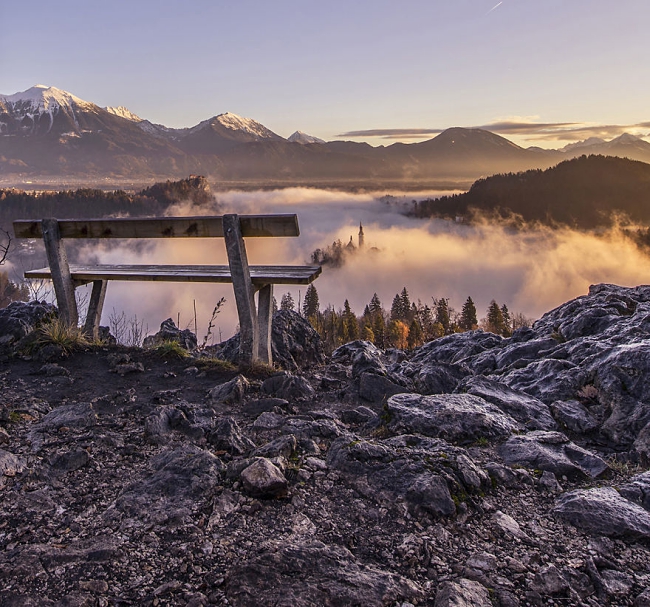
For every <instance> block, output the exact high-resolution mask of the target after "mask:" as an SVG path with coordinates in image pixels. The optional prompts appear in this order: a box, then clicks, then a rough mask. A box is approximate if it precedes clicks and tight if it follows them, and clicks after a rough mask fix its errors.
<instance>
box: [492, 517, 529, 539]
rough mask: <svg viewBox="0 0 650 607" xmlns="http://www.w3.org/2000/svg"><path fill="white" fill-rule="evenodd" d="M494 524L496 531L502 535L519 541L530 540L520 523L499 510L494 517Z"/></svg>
mask: <svg viewBox="0 0 650 607" xmlns="http://www.w3.org/2000/svg"><path fill="white" fill-rule="evenodd" d="M492 522H493V524H494V526H495V528H496V530H497V531H498V532H499V533H500V534H501V535H506V536H509V535H511V536H512V537H516V538H518V539H520V540H521V539H528V536H527V535H526V533H525V532H524V531H523V530H522V528H521V526H520V525H519V523H518V522H517V521H516V520H515V519H514V518H512V517H511V516H510V515H509V514H506V513H505V512H501V510H497V511H496V512H495V513H494V515H493V516H492Z"/></svg>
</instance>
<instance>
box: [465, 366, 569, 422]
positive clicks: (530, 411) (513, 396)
mask: <svg viewBox="0 0 650 607" xmlns="http://www.w3.org/2000/svg"><path fill="white" fill-rule="evenodd" d="M457 391H458V392H464V393H467V394H473V395H474V396H480V397H481V398H482V399H484V400H486V401H487V402H489V403H492V404H493V405H496V406H497V407H499V409H501V411H503V412H504V413H506V414H508V415H509V416H510V417H512V418H513V419H515V420H517V421H518V422H520V423H521V424H523V425H524V426H525V427H526V428H528V429H529V430H555V429H557V424H556V423H555V420H554V419H553V418H552V417H551V412H550V411H549V408H548V406H547V405H545V404H544V403H543V402H542V401H541V400H539V399H537V398H534V397H532V396H530V395H528V394H526V393H525V392H520V391H518V390H513V389H512V388H510V387H509V386H507V385H505V384H502V383H501V382H498V381H496V380H494V379H490V378H487V377H480V376H477V377H469V378H467V379H466V380H464V381H463V382H461V384H460V385H459V386H458V388H457Z"/></svg>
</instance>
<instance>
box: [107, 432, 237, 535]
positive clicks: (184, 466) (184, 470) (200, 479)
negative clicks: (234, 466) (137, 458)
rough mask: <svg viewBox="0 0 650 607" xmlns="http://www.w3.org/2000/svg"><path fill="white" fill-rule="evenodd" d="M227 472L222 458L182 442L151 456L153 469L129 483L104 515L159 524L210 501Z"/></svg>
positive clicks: (139, 523) (184, 514) (140, 522)
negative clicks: (174, 447) (177, 445)
mask: <svg viewBox="0 0 650 607" xmlns="http://www.w3.org/2000/svg"><path fill="white" fill-rule="evenodd" d="M224 472H225V466H224V464H223V463H222V462H221V460H220V459H219V458H217V457H215V456H214V455H212V454H211V453H210V452H209V451H206V450H204V449H200V448H199V447H196V446H194V445H183V446H181V447H178V448H177V449H172V450H169V451H164V452H163V453H161V454H160V455H157V456H156V457H154V458H152V460H151V472H150V473H148V474H145V475H143V476H142V477H141V478H138V479H136V480H134V481H133V482H132V483H131V484H129V485H128V486H127V487H126V488H125V489H124V491H123V492H122V493H121V495H119V496H118V498H117V499H116V501H115V504H114V507H113V508H109V509H108V510H107V511H106V512H105V513H104V517H105V518H106V519H108V520H110V519H112V518H114V517H118V518H119V517H120V516H122V515H123V516H126V517H128V518H131V519H133V520H134V521H137V524H138V525H143V524H146V523H147V522H148V521H149V520H151V519H153V520H155V521H156V522H158V523H159V524H163V523H164V522H165V521H168V520H170V519H173V518H174V517H182V516H186V513H187V512H188V508H190V507H195V504H196V503H197V502H202V501H203V500H209V499H210V498H211V496H212V494H213V492H214V491H215V489H216V488H217V487H218V486H219V483H220V481H221V480H222V477H223V474H224Z"/></svg>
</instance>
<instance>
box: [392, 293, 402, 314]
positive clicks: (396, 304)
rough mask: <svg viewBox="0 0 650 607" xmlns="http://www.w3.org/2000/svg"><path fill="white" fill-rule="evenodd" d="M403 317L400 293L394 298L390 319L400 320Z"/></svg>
mask: <svg viewBox="0 0 650 607" xmlns="http://www.w3.org/2000/svg"><path fill="white" fill-rule="evenodd" d="M402 317H403V314H402V300H401V299H400V296H399V293H398V294H397V295H395V297H393V304H392V305H391V307H390V319H391V320H400V319H401V318H402Z"/></svg>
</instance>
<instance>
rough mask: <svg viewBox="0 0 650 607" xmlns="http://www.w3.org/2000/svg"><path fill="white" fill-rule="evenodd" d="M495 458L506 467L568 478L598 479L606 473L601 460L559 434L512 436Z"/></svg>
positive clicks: (603, 462)
mask: <svg viewBox="0 0 650 607" xmlns="http://www.w3.org/2000/svg"><path fill="white" fill-rule="evenodd" d="M499 454H500V455H501V457H502V458H503V460H504V461H505V462H506V463H507V464H509V465H510V466H525V467H527V468H532V469H535V470H546V471H548V472H552V473H553V474H556V475H561V476H562V475H564V476H567V477H570V478H598V477H599V476H602V475H603V474H604V473H606V472H607V471H608V470H609V466H608V465H607V463H606V462H605V461H604V460H603V459H602V458H600V457H598V456H597V455H595V454H594V453H591V452H590V451H587V450H586V449H583V448H582V447H579V446H578V445H576V444H574V443H572V442H571V441H570V440H569V439H568V438H567V437H566V436H565V435H564V434H562V433H561V432H544V431H542V430H538V431H535V432H529V433H528V434H525V435H521V436H512V437H510V438H509V439H508V441H506V442H505V443H504V444H503V445H501V446H500V447H499Z"/></svg>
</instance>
